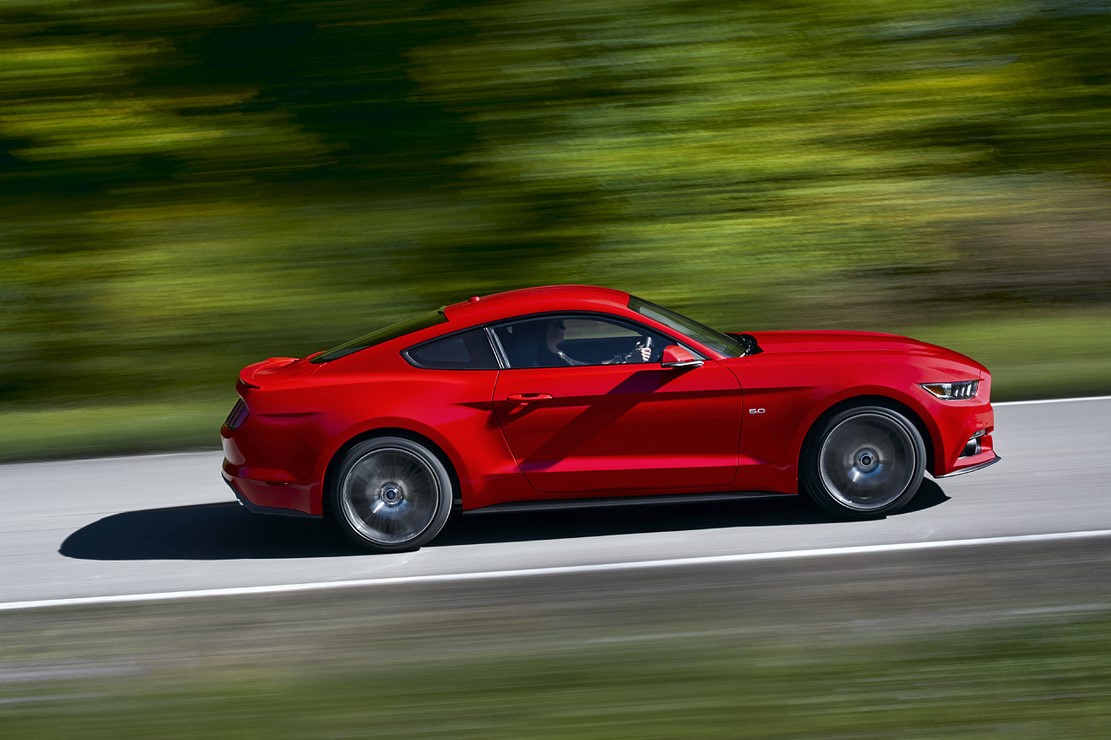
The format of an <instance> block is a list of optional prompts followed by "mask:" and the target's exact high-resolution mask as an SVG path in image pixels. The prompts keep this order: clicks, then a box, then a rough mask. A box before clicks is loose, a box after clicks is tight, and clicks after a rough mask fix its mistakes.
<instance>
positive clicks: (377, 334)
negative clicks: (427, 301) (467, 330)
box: [311, 309, 447, 364]
mask: <svg viewBox="0 0 1111 740" xmlns="http://www.w3.org/2000/svg"><path fill="white" fill-rule="evenodd" d="M445 321H447V318H446V317H445V316H444V312H443V309H441V310H439V311H429V312H428V313H422V314H420V315H419V316H413V317H411V318H408V319H405V320H404V321H399V322H397V323H396V324H390V325H389V326H387V327H384V328H382V329H378V330H376V331H372V332H371V333H369V334H364V335H362V336H361V337H359V338H358V339H352V340H351V341H350V342H344V343H343V344H341V345H340V346H338V347H333V348H332V349H330V350H328V351H327V352H325V353H324V354H322V355H317V356H316V357H314V358H312V360H311V362H314V363H316V364H320V363H322V362H331V361H332V360H338V359H339V358H341V357H346V356H347V355H350V354H353V353H355V352H358V351H360V350H364V349H366V348H367V347H373V346H374V345H376V344H381V343H382V342H388V341H390V340H391V339H397V338H398V337H403V336H405V335H406V334H411V333H412V332H415V331H420V330H421V329H427V328H428V327H430V326H434V325H436V324H442V323H444V322H445Z"/></svg>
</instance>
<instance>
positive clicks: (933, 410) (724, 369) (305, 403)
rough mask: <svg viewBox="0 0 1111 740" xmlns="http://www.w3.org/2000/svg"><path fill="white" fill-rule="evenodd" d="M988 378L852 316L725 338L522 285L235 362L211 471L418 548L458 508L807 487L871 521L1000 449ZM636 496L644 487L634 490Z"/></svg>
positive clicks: (365, 533)
mask: <svg viewBox="0 0 1111 740" xmlns="http://www.w3.org/2000/svg"><path fill="white" fill-rule="evenodd" d="M990 386H991V376H990V374H989V373H988V371H987V369H985V368H984V367H983V366H982V365H980V364H978V363H976V362H974V361H973V360H970V359H969V358H967V357H964V356H962V355H959V354H957V353H956V352H952V351H950V350H947V349H944V348H942V347H937V346H934V345H930V344H925V343H923V342H919V341H916V340H913V339H908V338H906V337H900V336H893V335H886V334H870V333H862V332H832V331H825V332H754V333H752V334H741V333H733V334H722V333H720V332H717V331H714V330H713V329H710V328H708V327H706V326H703V325H702V324H699V323H698V322H697V321H693V320H692V319H689V318H687V317H685V316H682V315H680V314H678V313H675V312H674V311H671V310H668V309H666V308H662V307H660V306H657V305H654V304H652V303H649V302H648V301H645V300H642V299H640V298H637V297H635V296H631V295H629V294H628V293H623V292H620V291H617V290H610V289H607V288H596V287H587V286H554V287H542V288H528V289H525V290H515V291H510V292H507V293H499V294H496V295H491V296H485V297H481V298H479V297H475V298H471V299H470V300H467V301H463V302H461V303H456V304H453V305H450V306H445V307H444V308H441V309H439V310H438V311H430V312H428V313H426V314H423V315H421V316H416V317H414V318H412V319H410V320H408V321H405V322H402V323H400V324H395V325H393V326H389V327H387V328H385V329H380V330H378V331H375V332H372V333H370V334H367V335H365V336H362V337H359V338H358V339H354V340H352V341H350V342H347V343H346V344H342V345H340V346H338V347H336V348H334V349H331V350H328V351H326V352H318V353H316V354H313V355H310V356H308V357H305V358H302V359H294V358H291V357H281V358H271V359H269V360H266V361H264V362H260V363H257V364H254V365H251V366H249V367H247V368H245V369H244V370H243V371H242V373H241V374H240V376H239V382H238V383H237V385H236V388H237V389H238V391H239V395H240V397H241V398H240V400H239V402H238V403H236V405H235V408H234V409H233V410H232V412H231V414H230V415H229V416H228V419H227V421H226V423H225V424H224V426H223V428H222V429H221V435H222V436H223V445H224V455H225V460H224V464H223V475H224V478H225V480H226V481H227V482H228V484H229V485H230V486H231V488H232V490H234V491H235V494H236V496H237V497H238V499H239V500H240V502H242V503H243V504H244V505H245V506H246V507H247V508H249V509H250V510H252V511H258V512H270V513H281V514H301V515H308V516H323V515H327V516H330V517H331V518H333V519H334V520H335V522H336V523H337V524H338V525H339V527H340V528H341V529H342V530H344V531H345V532H346V533H347V534H348V535H349V536H350V537H352V538H353V539H354V540H355V541H356V542H358V543H359V544H361V545H362V546H364V547H366V548H368V549H372V550H378V551H398V550H409V549H414V548H417V547H420V546H421V545H423V544H425V543H427V542H429V541H430V540H432V539H433V538H434V537H435V536H436V535H437V534H438V533H439V532H440V530H441V529H442V528H443V526H444V523H445V522H446V521H447V519H448V516H449V515H450V514H451V513H452V512H453V511H464V512H465V511H469V510H474V509H480V508H485V507H502V508H510V507H512V508H519V507H521V506H552V505H555V504H559V505H575V504H582V503H584V502H591V503H599V502H600V500H602V499H613V500H614V502H615V503H616V502H619V501H624V502H628V501H632V500H641V501H643V500H655V501H660V500H663V499H665V498H671V499H674V498H677V497H690V496H695V497H701V498H705V497H706V495H707V494H711V495H720V496H738V495H740V496H746V495H753V494H759V495H767V494H783V495H793V494H797V493H799V492H804V493H806V494H807V495H808V496H810V498H812V499H813V500H814V501H815V502H817V503H818V504H819V505H821V506H822V507H823V508H825V509H826V510H828V511H829V512H832V513H833V514H835V515H838V516H842V517H851V518H868V517H879V516H883V515H885V514H889V513H892V512H894V511H897V510H898V509H900V508H901V507H903V506H904V505H906V503H907V502H908V501H910V499H911V497H913V496H914V494H915V492H916V491H917V490H918V487H919V485H920V484H921V482H922V478H923V473H924V472H925V471H929V472H930V474H931V475H932V476H933V477H935V478H941V477H944V476H948V475H955V474H958V473H968V472H971V471H973V470H978V469H980V468H983V467H986V466H988V465H991V464H992V463H994V462H996V461H997V460H998V459H999V458H998V456H997V455H996V454H995V451H994V450H993V448H992V436H991V435H992V430H993V424H994V418H993V413H992V408H991V404H990V402H989V393H990ZM634 497H636V498H634Z"/></svg>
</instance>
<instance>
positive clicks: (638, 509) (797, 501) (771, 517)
mask: <svg viewBox="0 0 1111 740" xmlns="http://www.w3.org/2000/svg"><path fill="white" fill-rule="evenodd" d="M948 498H949V497H948V496H946V495H945V493H944V492H943V491H942V490H941V488H940V487H939V486H938V485H937V484H936V483H934V482H933V481H930V480H927V481H924V482H923V484H922V488H921V489H920V490H919V492H918V494H917V495H916V496H915V498H914V500H913V501H912V502H911V503H910V505H908V506H907V507H906V508H905V509H903V511H902V512H900V513H899V514H897V515H895V516H901V515H903V514H905V513H910V512H914V511H921V510H923V509H928V508H931V507H933V506H937V505H938V504H941V503H944V502H945V501H947V500H948ZM830 521H831V519H830V517H829V516H827V515H825V514H823V513H822V512H821V511H820V510H819V509H818V508H817V507H815V506H813V505H811V504H810V503H809V502H808V501H806V500H805V499H803V498H802V497H798V496H790V497H784V498H782V499H759V500H750V501H721V502H711V503H697V504H682V503H679V504H655V505H637V506H619V507H612V508H597V509H575V510H571V509H569V510H560V511H535V512H524V513H520V512H514V513H508V512H506V513H490V514H473V515H468V516H463V517H455V518H454V519H453V520H452V521H451V522H450V523H449V524H448V526H447V528H446V529H445V530H444V531H443V532H442V533H441V534H440V536H439V537H437V538H436V540H435V541H434V542H433V543H432V544H431V545H427V546H426V547H430V548H434V547H444V546H451V545H477V544H494V543H502V542H527V541H534V540H557V539H575V538H581V537H600V536H606V535H620V534H648V533H656V532H680V531H691V530H710V529H727V528H734V527H783V526H796V525H803V524H820V523H828V522H830ZM59 553H60V554H62V555H63V556H65V557H69V558H74V559H78V560H243V559H263V560H267V559H295V558H315V557H344V556H365V555H367V553H366V552H364V551H362V550H360V549H359V548H358V547H357V546H355V545H354V544H351V543H349V542H348V541H347V539H346V538H345V537H343V536H342V535H341V534H340V533H339V532H338V531H337V530H335V529H334V528H333V527H332V526H331V525H329V524H328V523H327V522H324V521H322V520H319V519H304V518H296V517H280V516H261V515H256V514H251V513H250V512H248V511H246V510H244V509H243V508H242V507H240V506H239V505H238V504H236V503H218V504H200V505H196V506H175V507H170V508H163V509H145V510H143V511H129V512H125V513H123V514H114V515H112V516H109V517H105V518H104V519H101V520H99V521H96V522H93V523H92V524H89V525H87V526H84V527H82V528H81V529H79V530H77V531H76V532H74V533H73V534H71V535H70V536H69V537H67V538H66V539H65V541H64V542H63V543H62V545H61V547H60V548H59Z"/></svg>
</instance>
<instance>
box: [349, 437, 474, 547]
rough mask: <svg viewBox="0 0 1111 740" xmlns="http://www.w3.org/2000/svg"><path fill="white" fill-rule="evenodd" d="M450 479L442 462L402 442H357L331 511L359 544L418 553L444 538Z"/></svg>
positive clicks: (383, 439) (382, 439) (414, 444)
mask: <svg viewBox="0 0 1111 740" xmlns="http://www.w3.org/2000/svg"><path fill="white" fill-rule="evenodd" d="M451 504H452V484H451V476H450V475H449V474H448V471H447V468H446V467H445V466H444V463H443V462H442V461H441V460H440V458H439V457H438V456H437V455H436V454H435V453H433V452H432V451H431V450H429V449H428V448H427V447H425V446H424V445H422V444H420V443H418V442H415V441H413V440H411V439H406V438H404V437H377V438H374V439H368V440H365V441H363V442H360V443H358V444H357V445H355V446H354V447H352V448H351V449H350V450H349V451H348V452H347V454H346V455H345V456H344V458H343V463H342V464H341V465H340V468H339V471H338V474H337V475H336V477H335V479H334V482H333V484H332V490H331V512H332V517H333V519H334V521H335V522H336V524H337V525H339V527H340V529H342V530H343V531H344V533H345V534H346V535H347V536H348V537H350V538H351V539H352V540H354V541H355V542H357V543H358V544H359V545H361V546H363V547H365V548H367V549H370V550H376V551H379V552H400V551H405V550H415V549H417V548H419V547H421V546H422V545H425V544H427V543H428V542H430V541H432V539H433V538H434V537H435V536H436V535H438V534H439V533H440V530H442V529H443V528H444V524H446V523H447V519H448V515H450V514H451Z"/></svg>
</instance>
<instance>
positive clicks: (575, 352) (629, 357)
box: [494, 315, 665, 368]
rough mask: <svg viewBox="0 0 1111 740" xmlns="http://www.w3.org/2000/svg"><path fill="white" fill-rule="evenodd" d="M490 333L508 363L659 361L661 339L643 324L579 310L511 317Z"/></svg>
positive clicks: (562, 364) (550, 364) (516, 365)
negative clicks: (516, 318) (557, 313)
mask: <svg viewBox="0 0 1111 740" xmlns="http://www.w3.org/2000/svg"><path fill="white" fill-rule="evenodd" d="M494 336H495V338H496V339H497V341H498V344H499V345H500V346H501V349H502V352H504V354H505V358H506V361H507V362H508V365H509V367H511V368H530V367H566V366H572V365H615V364H639V363H647V362H659V358H660V354H661V352H662V351H663V345H664V343H665V337H663V336H662V335H660V334H658V333H655V332H652V331H650V330H648V329H647V328H645V327H641V326H636V325H633V324H627V323H624V322H620V321H615V320H609V319H603V318H599V317H596V316H581V315H563V316H560V315H551V316H543V317H538V318H530V319H522V320H520V321H512V322H508V323H505V324H501V325H499V326H496V327H494ZM643 347H647V348H648V352H643V351H642V348H643Z"/></svg>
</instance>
